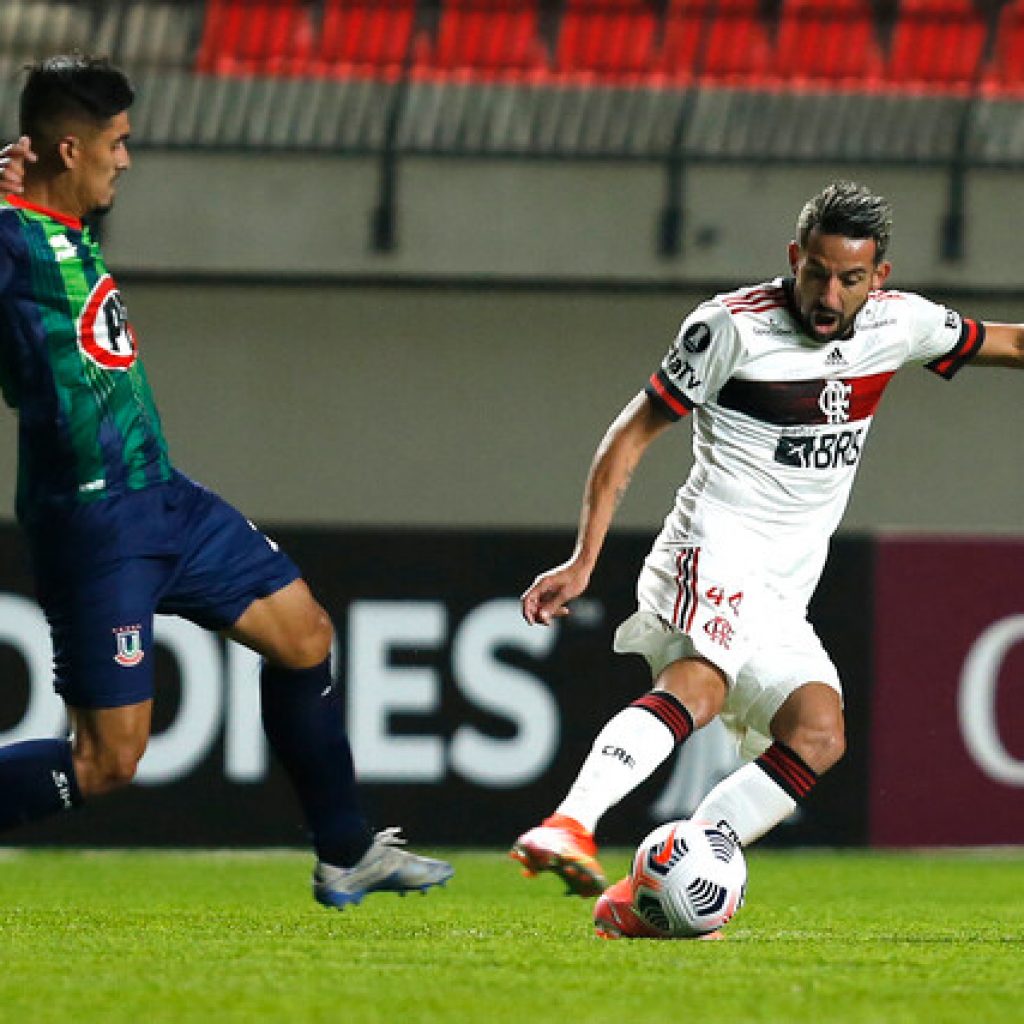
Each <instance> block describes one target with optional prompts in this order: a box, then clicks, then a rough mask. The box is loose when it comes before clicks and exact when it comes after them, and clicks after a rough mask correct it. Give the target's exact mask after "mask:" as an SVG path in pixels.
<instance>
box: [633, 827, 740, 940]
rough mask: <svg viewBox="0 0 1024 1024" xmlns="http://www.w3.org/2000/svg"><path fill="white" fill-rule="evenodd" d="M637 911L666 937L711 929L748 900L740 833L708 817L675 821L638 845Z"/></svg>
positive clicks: (635, 866) (635, 871)
mask: <svg viewBox="0 0 1024 1024" xmlns="http://www.w3.org/2000/svg"><path fill="white" fill-rule="evenodd" d="M630 883H631V886H632V891H633V908H632V909H633V911H634V912H635V913H636V915H637V916H638V917H639V918H640V919H641V920H642V921H643V922H644V923H645V924H647V925H648V926H649V927H650V928H651V930H652V931H653V932H655V933H657V934H658V935H659V936H661V937H662V938H666V939H684V938H695V937H697V936H700V935H707V934H708V933H710V932H713V931H716V930H717V929H719V928H721V927H722V925H724V924H726V923H727V922H728V921H729V919H730V918H731V917H732V916H733V914H735V913H736V911H737V910H739V908H740V907H741V906H743V899H744V896H745V894H746V888H747V863H746V861H745V860H744V859H743V851H742V850H741V849H740V846H739V844H738V843H737V842H736V840H735V838H734V837H733V836H731V835H730V834H728V833H727V832H725V831H724V830H723V829H721V828H720V827H718V826H717V825H712V824H711V823H710V822H707V821H670V822H667V823H666V824H664V825H661V826H659V827H658V828H656V829H655V830H654V831H653V832H652V833H651V834H650V835H649V836H648V837H647V838H646V839H645V840H644V841H643V842H642V843H641V844H640V845H639V846H638V847H637V851H636V853H635V854H634V856H633V868H632V871H631V872H630Z"/></svg>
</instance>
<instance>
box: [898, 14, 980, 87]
mask: <svg viewBox="0 0 1024 1024" xmlns="http://www.w3.org/2000/svg"><path fill="white" fill-rule="evenodd" d="M987 31H988V26H987V24H986V21H985V18H984V16H983V15H982V14H981V12H980V11H979V10H978V9H977V7H975V5H974V3H973V0H901V3H900V7H899V12H898V15H897V19H896V24H895V26H894V28H893V34H892V44H891V46H890V50H889V61H888V64H887V67H886V76H885V77H886V80H887V82H888V83H890V84H892V85H895V86H898V87H902V88H921V89H928V90H935V89H948V90H961V89H966V88H969V87H971V86H972V85H973V84H974V83H975V82H976V81H977V80H978V76H979V71H980V65H981V61H982V59H983V55H984V48H985V41H986V35H987Z"/></svg>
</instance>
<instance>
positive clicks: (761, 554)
mask: <svg viewBox="0 0 1024 1024" xmlns="http://www.w3.org/2000/svg"><path fill="white" fill-rule="evenodd" d="M791 288H792V282H791V281H789V280H786V281H784V280H783V279H781V278H779V279H776V280H774V281H771V282H768V283H765V284H761V285H756V286H754V287H750V288H743V289H740V290H738V291H735V292H730V293H727V294H723V295H717V296H715V297H714V298H713V299H711V300H710V301H708V302H705V303H703V304H702V305H700V306H699V307H697V309H695V310H694V311H693V312H692V313H691V314H690V315H689V316H688V317H687V318H686V320H684V321H683V324H682V327H681V328H680V331H679V334H678V336H677V337H676V340H675V342H674V343H673V344H672V346H671V348H670V349H669V351H668V354H667V356H666V357H665V359H664V361H663V362H662V365H661V368H660V369H659V370H658V371H657V372H656V373H655V374H654V375H653V376H652V377H651V379H650V381H649V383H648V385H647V393H648V395H649V396H650V397H651V399H652V400H653V401H654V402H655V403H656V404H657V405H659V406H660V407H661V408H662V409H663V410H664V411H665V413H667V415H669V416H670V417H672V418H673V419H678V418H680V417H682V416H684V415H686V414H687V413H690V412H692V413H693V416H694V424H693V457H694V461H693V468H692V470H691V472H690V475H689V477H688V478H687V480H686V482H685V483H684V484H683V485H682V487H680V488H679V491H678V492H677V494H676V500H675V505H674V507H673V509H672V511H671V512H670V513H669V515H668V517H667V518H666V520H665V525H664V528H663V529H662V532H661V534H660V535H659V537H658V539H657V541H656V542H655V544H654V548H653V550H652V551H651V554H650V556H649V557H648V570H649V571H650V570H654V571H655V572H657V573H658V575H659V576H660V577H661V578H662V579H665V578H666V577H670V578H674V577H677V576H678V575H679V574H681V573H682V572H683V571H684V566H683V564H682V561H681V557H680V552H682V551H684V550H686V549H688V548H701V549H706V550H708V551H709V552H713V553H714V554H715V557H716V558H717V559H720V560H721V559H726V560H728V561H730V562H732V563H733V564H736V565H737V566H743V567H744V570H745V571H746V572H748V573H749V572H754V573H756V574H758V575H759V576H761V577H762V578H763V579H764V580H765V582H766V584H767V585H768V586H769V587H771V588H772V589H774V590H776V591H777V593H778V595H779V596H780V597H782V598H783V599H784V600H787V601H789V600H797V601H799V602H801V603H802V604H803V605H806V603H807V601H809V599H810V596H811V594H812V593H813V590H814V588H815V586H816V585H817V582H818V579H819V577H820V575H821V571H822V569H823V567H824V564H825V558H826V556H827V553H828V543H829V538H830V537H831V535H832V533H833V532H834V531H835V529H836V527H837V526H838V524H839V521H840V519H841V517H842V514H843V511H844V509H845V508H846V504H847V500H848V498H849V494H850V489H851V487H852V485H853V479H854V476H855V474H856V471H857V466H858V464H859V462H860V458H861V453H862V452H863V449H864V443H865V441H866V439H867V435H868V431H869V429H870V427H871V422H872V419H873V417H874V413H875V409H876V407H877V405H878V402H879V400H880V398H881V396H882V392H883V391H884V389H885V386H886V385H887V384H888V382H889V380H890V379H891V378H892V376H893V374H894V373H895V372H896V370H897V369H899V367H901V366H902V365H903V364H904V363H907V362H924V363H927V364H928V367H929V369H932V370H934V371H935V372H937V373H939V374H941V375H942V376H944V377H947V378H949V377H952V376H953V374H954V373H955V372H956V371H957V370H958V369H959V368H960V366H961V365H963V363H964V362H966V361H967V360H968V359H970V358H971V357H972V356H973V355H974V354H975V353H976V352H977V350H978V348H979V347H980V345H981V342H982V340H983V337H984V328H983V326H982V325H981V324H980V323H978V322H976V321H973V320H968V319H965V318H963V317H961V316H960V315H959V314H958V313H956V312H954V311H953V310H950V309H947V308H945V307H944V306H941V305H938V304H936V303H934V302H930V301H929V300H927V299H925V298H923V297H921V296H920V295H915V294H912V293H909V292H899V291H878V292H873V293H872V294H871V296H870V297H869V299H868V301H867V302H866V303H865V305H864V308H863V309H862V310H861V311H860V313H859V314H858V315H857V319H856V322H855V329H854V331H853V333H852V335H851V336H850V337H849V338H846V339H837V340H833V341H829V342H820V341H816V340H815V339H813V338H811V337H810V336H808V335H807V334H806V333H805V332H804V330H803V329H802V327H801V325H800V320H799V317H798V314H797V313H796V312H795V309H794V306H793V304H792V299H791V294H792V292H791Z"/></svg>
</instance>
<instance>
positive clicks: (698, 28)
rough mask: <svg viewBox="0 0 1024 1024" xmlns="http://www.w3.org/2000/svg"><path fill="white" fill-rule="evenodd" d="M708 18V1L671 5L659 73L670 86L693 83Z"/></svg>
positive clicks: (687, 1)
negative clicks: (675, 83)
mask: <svg viewBox="0 0 1024 1024" xmlns="http://www.w3.org/2000/svg"><path fill="white" fill-rule="evenodd" d="M709 16H710V8H709V5H708V3H707V0H685V2H684V0H675V2H673V3H671V4H670V5H669V8H668V10H667V11H666V12H665V28H664V38H663V42H662V47H661V56H660V58H659V60H658V64H657V71H658V73H659V74H661V75H663V76H664V77H665V78H667V79H668V80H669V81H670V82H678V83H681V84H687V83H689V82H690V81H691V80H692V79H693V77H694V74H695V71H696V69H697V65H698V63H699V61H698V53H699V52H700V49H701V47H702V46H703V42H704V31H705V28H706V26H707V25H708V24H709V22H708V18H709Z"/></svg>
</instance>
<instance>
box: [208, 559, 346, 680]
mask: <svg viewBox="0 0 1024 1024" xmlns="http://www.w3.org/2000/svg"><path fill="white" fill-rule="evenodd" d="M226 633H227V635H228V636H229V637H231V639H232V640H236V641H238V642H239V643H241V644H244V645H245V646H246V647H249V648H251V649H252V650H254V651H256V652H257V653H259V654H262V655H263V656H264V657H265V658H267V659H268V660H270V661H272V662H274V663H275V664H279V665H284V666H285V667H287V668H295V669H301V668H312V667H313V666H314V665H319V664H320V663H321V662H322V661H323V660H324V659H325V658H326V657H327V656H328V654H329V653H330V650H331V642H332V640H333V639H334V630H333V627H332V626H331V620H330V617H329V616H328V615H327V612H326V611H324V609H323V608H322V607H321V606H320V604H319V603H318V602H317V601H316V599H315V598H314V597H313V594H312V592H311V591H310V589H309V587H308V585H307V584H306V582H305V580H301V579H298V580H295V581H294V582H292V583H289V584H288V585H287V586H285V587H282V588H281V589H280V590H278V591H275V592H274V593H273V594H269V595H268V596H266V597H262V598H259V599H257V600H255V601H253V602H252V604H250V605H249V607H248V608H246V610H245V611H244V612H243V613H242V615H241V616H240V617H239V618H238V620H237V621H236V622H235V624H234V625H233V626H232V627H231V628H229V629H228V630H226Z"/></svg>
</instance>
